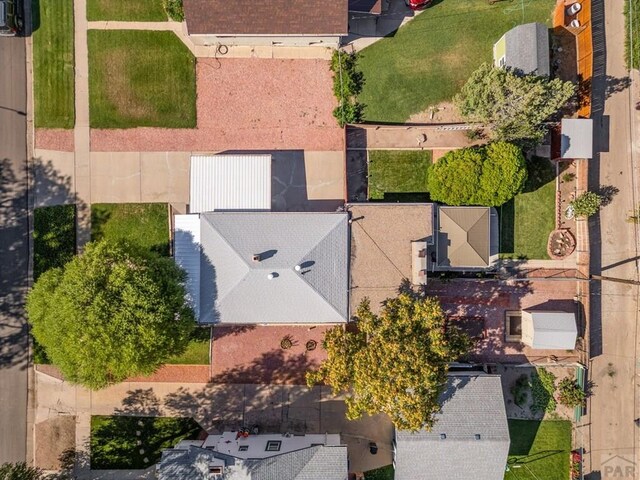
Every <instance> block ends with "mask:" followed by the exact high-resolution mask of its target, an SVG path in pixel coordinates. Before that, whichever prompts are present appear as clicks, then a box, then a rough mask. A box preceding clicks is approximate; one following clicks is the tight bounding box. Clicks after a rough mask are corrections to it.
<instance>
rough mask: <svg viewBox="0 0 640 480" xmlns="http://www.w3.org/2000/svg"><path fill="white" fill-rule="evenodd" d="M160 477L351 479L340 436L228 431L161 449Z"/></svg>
mask: <svg viewBox="0 0 640 480" xmlns="http://www.w3.org/2000/svg"><path fill="white" fill-rule="evenodd" d="M156 475H157V478H158V480H170V479H171V480H173V479H177V478H179V479H183V480H215V479H219V480H223V479H224V480H272V479H278V480H347V475H348V466H347V447H346V445H341V443H340V435H337V434H326V435H291V434H284V435H281V434H272V435H265V434H262V435H249V434H248V433H246V432H245V433H242V432H224V433H222V434H221V435H209V436H208V437H207V438H206V440H204V441H192V440H186V441H182V442H180V443H178V445H176V446H175V447H174V448H170V449H166V450H164V451H163V452H162V458H161V459H160V463H159V464H158V465H157V466H156Z"/></svg>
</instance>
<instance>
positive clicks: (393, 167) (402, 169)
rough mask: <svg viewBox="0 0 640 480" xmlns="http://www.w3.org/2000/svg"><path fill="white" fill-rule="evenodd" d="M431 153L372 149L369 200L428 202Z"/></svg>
mask: <svg viewBox="0 0 640 480" xmlns="http://www.w3.org/2000/svg"><path fill="white" fill-rule="evenodd" d="M430 167H431V151H429V150H412V151H395V150H371V151H370V152H369V199H371V200H385V201H391V202H397V201H411V202H426V201H428V200H429V194H428V193H427V178H428V175H429V168H430Z"/></svg>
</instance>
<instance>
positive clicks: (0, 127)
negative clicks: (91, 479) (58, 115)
mask: <svg viewBox="0 0 640 480" xmlns="http://www.w3.org/2000/svg"><path fill="white" fill-rule="evenodd" d="M26 103H27V84H26V63H25V39H24V38H18V37H14V38H7V37H0V464H1V463H4V462H18V461H25V460H26V440H27V365H28V336H27V324H26V319H25V314H24V299H25V294H26V292H27V287H28V264H29V241H28V236H29V226H28V216H27V213H28V203H27V193H28V192H27V187H28V184H27V140H26V132H27V119H26V114H25V112H26V108H27V105H26Z"/></svg>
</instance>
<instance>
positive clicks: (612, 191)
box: [596, 185, 620, 207]
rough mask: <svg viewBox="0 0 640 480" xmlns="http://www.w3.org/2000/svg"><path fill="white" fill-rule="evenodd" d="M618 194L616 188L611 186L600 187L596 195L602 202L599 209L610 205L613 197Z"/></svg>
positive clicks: (618, 190)
mask: <svg viewBox="0 0 640 480" xmlns="http://www.w3.org/2000/svg"><path fill="white" fill-rule="evenodd" d="M619 192H620V189H619V188H618V187H615V186H613V185H600V187H599V188H598V190H597V191H596V193H597V194H598V195H600V198H601V199H602V202H601V203H600V206H601V207H606V206H607V205H609V204H611V202H612V201H613V197H615V196H616V195H617V194H618V193H619Z"/></svg>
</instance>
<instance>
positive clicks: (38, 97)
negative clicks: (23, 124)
mask: <svg viewBox="0 0 640 480" xmlns="http://www.w3.org/2000/svg"><path fill="white" fill-rule="evenodd" d="M31 5H32V9H33V30H34V31H33V95H34V101H35V120H34V121H35V126H36V128H73V126H74V123H75V104H74V92H75V83H74V81H75V78H74V55H73V0H55V1H48V2H47V1H42V2H41V1H39V0H33V1H32V4H31Z"/></svg>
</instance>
